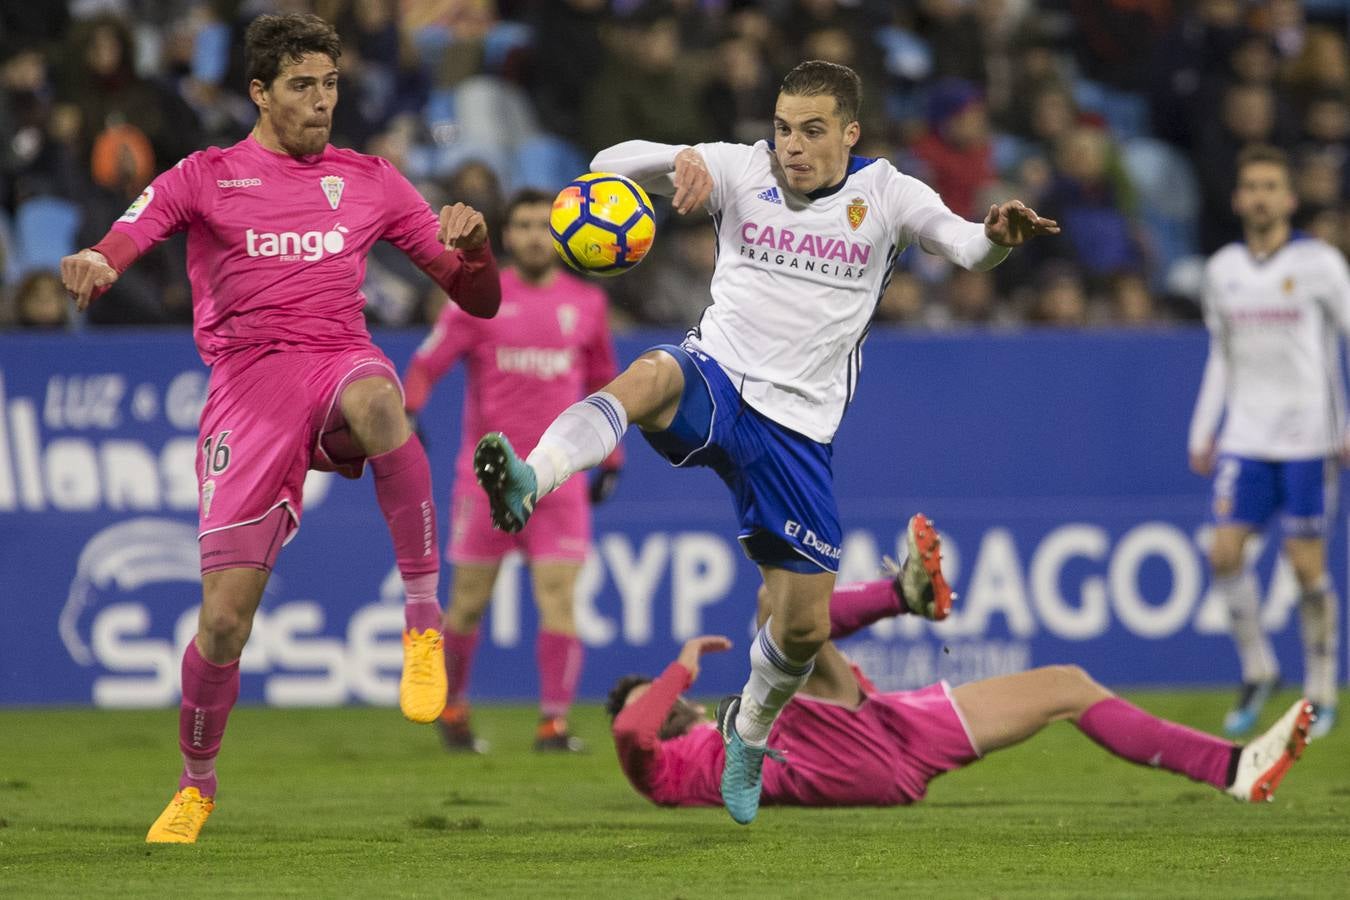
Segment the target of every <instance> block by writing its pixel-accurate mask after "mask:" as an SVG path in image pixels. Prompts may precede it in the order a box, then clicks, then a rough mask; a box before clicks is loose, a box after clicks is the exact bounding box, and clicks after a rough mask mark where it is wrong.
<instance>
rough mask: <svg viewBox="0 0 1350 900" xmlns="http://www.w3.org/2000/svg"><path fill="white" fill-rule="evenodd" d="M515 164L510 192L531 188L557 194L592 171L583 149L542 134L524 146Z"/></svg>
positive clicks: (517, 152) (550, 135)
mask: <svg viewBox="0 0 1350 900" xmlns="http://www.w3.org/2000/svg"><path fill="white" fill-rule="evenodd" d="M515 162H516V164H515V172H516V177H515V179H514V180H513V181H512V183H511V185H510V189H511V190H519V189H520V188H525V187H532V188H540V189H541V190H546V191H556V190H558V189H559V188H561V187H562V186H563V185H564V184H566V183H567V182H569V181H571V180H572V179H573V178H576V177H577V176H578V175H580V174H581V173H583V172H585V171H587V170H588V169H589V168H590V167H589V162H590V160H588V159H586V154H584V153H582V151H581V148H580V147H577V146H576V145H575V144H573V143H571V142H570V141H565V140H563V139H562V138H560V137H557V136H556V135H552V134H539V135H536V136H534V137H532V138H529V139H527V140H526V141H524V142H523V143H521V145H520V146H519V147H517V148H516V160H515Z"/></svg>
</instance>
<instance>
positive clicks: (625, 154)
mask: <svg viewBox="0 0 1350 900" xmlns="http://www.w3.org/2000/svg"><path fill="white" fill-rule="evenodd" d="M860 95H861V82H860V81H859V79H858V76H857V74H856V73H854V72H853V70H851V69H849V68H847V67H845V66H840V65H835V64H833V63H828V62H822V61H809V62H804V63H802V64H800V65H799V66H797V67H796V68H795V69H793V70H792V71H791V72H790V73H789V74H788V75H787V77H786V78H785V79H784V81H783V84H782V88H781V91H780V93H779V95H778V100H777V104H776V107H775V110H774V133H775V135H774V140H773V141H760V142H759V143H757V144H755V145H754V146H744V145H738V144H722V143H713V144H699V145H697V146H694V147H688V146H669V145H664V144H653V143H648V142H645V141H628V142H625V143H622V144H619V145H617V146H615V147H611V148H609V149H607V150H603V151H601V152H600V154H598V155H597V156H596V157H595V159H594V160H593V161H592V163H591V167H592V169H594V170H595V171H603V172H616V173H618V174H621V175H625V176H627V177H629V178H632V179H634V180H636V181H638V182H639V183H641V184H642V185H643V186H644V187H646V188H647V189H648V190H649V191H652V192H653V193H658V194H670V193H671V192H672V191H673V193H674V199H673V202H674V206H675V209H676V211H678V212H680V213H682V214H683V213H689V212H691V211H693V210H695V209H698V208H699V207H706V208H707V210H708V211H709V212H710V213H711V214H712V217H713V222H714V224H715V225H716V227H717V239H718V257H717V266H716V269H715V270H714V272H713V277H712V295H713V305H712V306H711V307H709V308H708V309H707V310H706V311H705V312H704V315H703V317H702V320H701V321H700V322H699V324H698V326H697V327H696V328H694V329H693V330H691V331H690V332H689V334H688V336H687V337H686V339H685V341H684V343H683V344H682V345H681V346H678V347H677V346H673V345H664V346H661V347H657V348H654V349H653V350H650V351H648V352H647V353H645V354H643V355H642V356H641V357H639V358H638V359H637V360H636V361H635V362H634V363H633V364H632V365H631V366H629V367H628V369H627V370H626V371H624V372H623V373H622V374H621V375H619V377H618V378H616V379H615V380H614V381H613V382H611V383H610V384H609V385H607V386H606V387H605V389H604V390H602V391H599V392H597V393H595V394H592V395H591V396H589V397H587V398H586V399H585V400H583V401H582V402H580V403H578V404H576V405H574V406H572V407H570V408H569V409H567V410H566V411H564V412H563V413H562V415H560V416H559V417H558V418H557V419H556V420H554V422H553V424H552V425H551V426H550V427H549V428H548V429H547V430H546V431H545V432H544V434H543V436H542V437H541V438H540V440H539V443H538V444H537V445H536V446H535V448H534V449H533V450H532V451H531V452H530V454H529V456H528V458H527V459H525V460H521V459H519V458H518V457H517V456H516V455H515V453H514V451H513V450H512V449H511V447H510V445H509V443H507V442H506V441H505V439H504V438H503V437H501V436H500V435H497V434H489V435H485V436H484V437H483V439H482V440H481V441H480V442H479V445H478V448H477V452H476V456H475V470H476V472H477V475H478V480H479V483H480V484H482V485H483V487H484V489H485V490H486V491H487V493H488V497H489V501H490V503H491V506H492V508H493V519H494V522H495V523H496V524H497V526H498V527H501V528H504V529H505V530H508V531H515V530H518V529H519V528H520V527H521V526H522V525H523V523H524V521H525V519H526V518H528V516H529V514H530V511H531V510H532V508H533V505H534V503H535V502H536V501H537V500H538V498H540V497H543V496H544V495H546V494H548V493H549V492H550V491H552V490H554V489H555V488H556V487H557V486H558V485H559V484H561V483H562V482H563V481H564V480H565V479H566V478H567V477H568V476H570V475H572V474H573V473H574V472H577V471H580V470H582V469H586V468H589V467H592V466H596V465H599V464H600V462H601V461H602V460H603V459H604V458H605V457H606V456H608V455H609V453H610V452H611V451H612V450H613V448H614V447H615V445H616V444H617V442H618V441H619V438H620V437H621V436H622V435H623V432H624V431H625V429H626V428H627V426H628V425H629V424H630V423H632V424H636V425H637V426H638V427H639V428H641V429H642V432H643V435H644V436H645V437H646V439H647V441H648V442H649V443H651V444H652V446H653V447H654V448H655V449H656V450H657V451H658V452H660V453H661V454H662V455H663V456H665V457H666V458H667V459H668V460H670V462H671V463H673V464H674V465H676V466H699V465H701V466H708V467H710V468H712V469H713V470H714V471H716V472H717V474H718V475H719V476H720V477H721V478H722V480H723V481H724V482H725V483H726V484H727V486H728V487H729V488H730V489H731V491H732V494H733V497H734V500H735V505H736V509H737V513H738V517H739V520H740V533H739V536H740V540H741V543H742V546H743V549H744V550H745V552H746V555H747V556H749V557H750V559H752V560H753V561H755V562H756V563H757V564H758V565H759V567H760V572H761V574H762V576H763V579H764V585H765V588H766V591H767V595H768V600H769V606H770V609H771V612H772V614H771V616H770V617H769V619H768V621H767V622H766V623H765V625H764V627H763V628H761V629H760V631H759V634H758V635H757V637H756V639H755V640H754V641H752V642H751V650H750V668H751V672H750V678H749V681H748V682H747V683H746V685H745V688H744V689H743V691H742V692H741V694H740V695H738V696H733V697H729V698H727V699H726V700H724V701H723V703H722V705H721V707H720V708H719V710H718V716H717V720H718V727H719V729H720V730H721V733H722V736H723V740H724V741H725V743H726V763H725V765H724V767H723V770H722V777H721V792H722V798H723V802H724V803H725V804H726V806H727V811H728V812H729V813H730V814H731V816H732V818H733V819H735V820H736V821H737V822H739V823H741V824H747V823H749V822H750V821H752V820H753V819H754V817H755V814H756V812H757V811H758V808H759V798H760V791H761V787H762V771H761V770H762V765H763V761H764V756H765V755H766V753H767V752H768V751H767V749H766V746H765V743H766V741H767V739H768V735H769V728H770V726H771V725H772V724H773V722H774V720H775V718H776V717H777V716H778V713H779V711H780V710H782V708H783V706H784V704H785V703H787V701H788V700H789V699H790V698H791V697H792V695H793V694H794V693H795V692H796V691H797V689H798V688H799V687H801V685H802V684H803V683H805V681H806V679H807V677H808V676H809V675H810V674H811V669H812V660H813V659H814V657H815V655H816V652H817V650H819V648H820V647H821V646H822V645H823V644H824V642H825V641H826V639H827V638H828V637H829V633H830V614H829V601H830V593H831V591H832V589H833V587H834V580H835V573H836V571H837V570H838V563H839V554H840V550H839V548H840V543H841V531H840V527H839V516H838V510H837V505H836V503H835V499H834V487H833V483H832V475H831V470H830V457H831V446H830V442H831V441H832V440H833V438H834V433H835V430H836V429H837V428H838V427H839V422H840V420H841V419H842V417H843V415H844V410H845V408H846V407H847V406H848V402H849V399H850V398H851V397H852V395H853V390H854V387H855V385H856V384H857V378H858V371H859V369H860V368H861V364H862V341H863V338H864V337H865V336H866V334H867V328H868V324H869V322H870V321H871V318H872V315H873V313H874V311H875V309H876V305H877V301H878V300H879V298H880V297H881V295H882V293H883V292H884V291H885V289H886V283H887V281H889V279H890V275H891V270H892V266H893V265H894V263H895V259H896V257H897V256H898V255H899V253H900V252H901V251H902V250H903V249H904V248H905V247H906V246H907V245H909V244H912V243H916V242H917V243H918V244H919V245H920V246H921V247H923V249H924V250H926V251H928V252H930V253H935V254H938V255H941V256H943V257H946V258H947V259H949V260H951V261H952V262H953V263H956V264H957V265H960V266H963V267H965V268H975V269H988V268H992V267H993V266H996V265H998V264H999V263H1000V262H1002V261H1003V259H1004V258H1005V257H1006V256H1007V255H1008V252H1009V249H1008V248H1010V247H1014V246H1017V245H1018V244H1021V243H1023V242H1024V241H1026V240H1027V239H1029V238H1031V237H1032V236H1034V235H1037V234H1047V233H1048V234H1053V233H1056V232H1058V230H1059V227H1058V225H1057V224H1056V223H1054V222H1053V221H1051V220H1049V219H1043V218H1041V217H1040V216H1038V215H1036V213H1035V212H1033V211H1032V210H1030V209H1028V208H1027V207H1026V206H1025V205H1023V204H1022V203H1021V202H1019V201H1015V200H1014V201H1010V202H1007V203H1003V204H1000V205H995V206H993V207H991V208H990V210H989V213H988V215H987V216H986V217H985V220H984V222H983V223H976V222H967V221H966V220H965V219H962V218H961V217H960V216H957V215H956V214H954V213H952V212H951V211H950V210H949V209H947V207H946V206H945V205H944V204H943V202H942V200H941V199H940V198H939V197H938V195H937V194H936V193H935V192H934V191H933V190H932V189H930V188H929V187H927V186H926V185H924V184H923V183H922V182H920V181H918V180H916V179H914V178H911V177H909V176H906V175H903V174H901V173H900V172H897V171H896V170H895V168H894V167H893V166H892V165H891V164H890V163H889V162H887V161H886V160H884V159H865V158H861V157H856V156H852V155H850V150H851V149H852V147H853V146H854V145H855V144H856V143H857V141H858V138H859V136H860V131H859V126H858V122H857V117H858V116H857V113H858V104H859V99H860ZM910 547H911V553H915V552H917V554H918V555H920V556H923V555H925V554H928V555H932V556H934V557H935V556H936V555H937V551H936V547H935V545H934V544H933V543H932V541H931V535H929V534H915V533H914V529H913V528H911V533H910ZM925 548H928V549H927V550H925ZM929 562H930V563H931V564H932V565H934V566H936V562H937V560H936V559H935V558H934V559H931V560H930V561H929Z"/></svg>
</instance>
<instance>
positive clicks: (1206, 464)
mask: <svg viewBox="0 0 1350 900" xmlns="http://www.w3.org/2000/svg"><path fill="white" fill-rule="evenodd" d="M1342 453H1343V454H1344V451H1342ZM1215 456H1216V453H1215V450H1214V442H1213V441H1210V442H1209V447H1208V448H1207V449H1206V450H1204V451H1203V452H1201V453H1191V454H1190V463H1191V471H1192V472H1194V473H1195V474H1197V475H1200V476H1201V477H1204V478H1208V477H1209V476H1210V475H1212V474H1213V473H1214V458H1215ZM1342 458H1344V456H1343V457H1342Z"/></svg>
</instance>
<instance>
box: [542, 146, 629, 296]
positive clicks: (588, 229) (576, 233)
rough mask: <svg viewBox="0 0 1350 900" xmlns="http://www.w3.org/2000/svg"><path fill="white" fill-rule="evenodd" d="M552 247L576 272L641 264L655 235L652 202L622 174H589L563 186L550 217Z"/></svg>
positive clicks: (615, 270)
mask: <svg viewBox="0 0 1350 900" xmlns="http://www.w3.org/2000/svg"><path fill="white" fill-rule="evenodd" d="M548 230H549V233H550V234H551V235H552V236H553V248H554V249H555V250H557V251H558V255H559V256H561V257H562V258H563V261H564V262H566V263H567V265H569V266H570V267H572V268H573V269H575V270H577V271H578V272H587V273H590V274H592V275H606V276H608V275H618V274H619V273H621V272H626V271H628V270H629V269H631V268H633V266H636V265H637V264H638V263H640V262H642V258H643V257H644V256H646V255H647V251H648V250H650V249H651V246H652V240H653V239H655V237H656V217H655V215H654V214H653V213H652V201H651V199H650V198H649V197H648V196H647V192H646V191H644V190H643V189H642V188H641V187H640V186H638V185H637V184H636V183H634V182H632V181H630V180H629V179H627V178H624V177H623V176H622V175H611V174H608V173H606V172H592V173H590V174H589V175H582V176H581V177H580V178H577V179H576V180H574V181H573V182H571V183H570V184H569V185H567V187H565V188H563V189H562V190H561V191H560V192H559V193H558V196H557V197H556V198H555V199H554V201H553V212H552V214H551V215H550V216H549V228H548Z"/></svg>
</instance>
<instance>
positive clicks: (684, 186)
mask: <svg viewBox="0 0 1350 900" xmlns="http://www.w3.org/2000/svg"><path fill="white" fill-rule="evenodd" d="M712 189H713V180H712V175H710V174H709V173H708V166H707V164H706V163H704V162H703V157H702V156H701V155H700V154H699V152H698V151H697V150H695V149H694V148H693V147H685V148H684V149H683V150H681V151H680V152H679V153H677V154H676V155H675V196H674V198H672V199H671V201H670V202H671V205H672V206H674V207H675V211H676V212H677V213H679V214H680V215H682V216H686V215H688V214H689V213H691V212H693V211H694V210H696V209H700V208H702V206H703V204H705V203H707V202H708V198H709V197H710V196H712Z"/></svg>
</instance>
